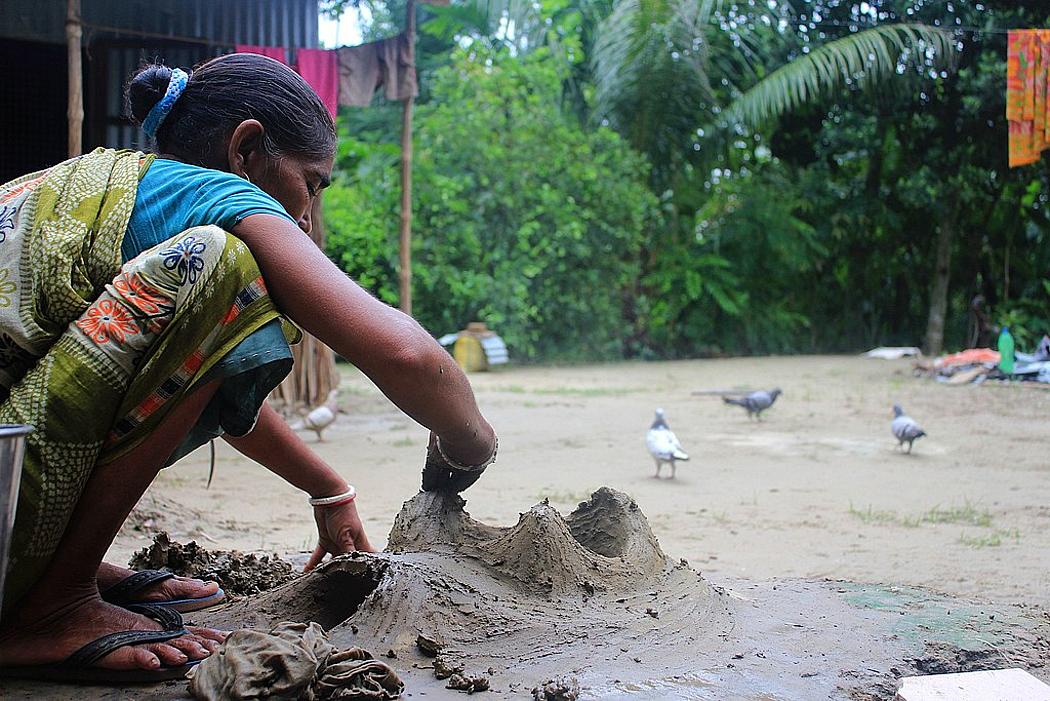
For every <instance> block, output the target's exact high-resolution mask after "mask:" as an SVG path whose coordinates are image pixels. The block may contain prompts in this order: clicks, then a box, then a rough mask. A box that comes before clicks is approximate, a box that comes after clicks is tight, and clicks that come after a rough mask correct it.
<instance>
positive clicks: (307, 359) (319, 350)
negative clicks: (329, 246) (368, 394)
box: [270, 195, 340, 416]
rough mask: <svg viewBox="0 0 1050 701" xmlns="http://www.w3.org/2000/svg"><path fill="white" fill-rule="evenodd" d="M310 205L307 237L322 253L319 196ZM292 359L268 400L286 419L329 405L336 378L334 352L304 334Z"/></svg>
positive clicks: (337, 378) (323, 241)
mask: <svg viewBox="0 0 1050 701" xmlns="http://www.w3.org/2000/svg"><path fill="white" fill-rule="evenodd" d="M312 206H313V209H312V210H311V211H310V220H311V222H312V223H313V228H312V229H311V231H310V238H311V239H313V242H314V243H315V244H317V247H318V248H320V249H321V250H322V251H323V250H324V248H325V228H324V213H323V209H322V206H321V196H320V195H318V196H317V197H316V198H314V201H313V205H312ZM292 360H293V362H294V365H293V367H292V371H291V372H290V373H289V374H288V377H286V378H285V379H284V380H283V381H282V382H281V384H279V385H278V386H277V388H276V389H274V391H273V393H272V394H271V395H270V399H272V400H273V401H274V403H275V404H276V406H277V408H278V409H279V410H280V411H281V412H282V413H284V414H285V415H286V416H291V415H293V414H296V413H302V412H306V411H308V410H310V409H314V408H316V407H318V406H320V405H321V404H325V403H327V402H329V401H330V400H331V398H332V396H333V395H332V393H333V392H334V391H335V390H336V389H338V387H339V379H340V378H339V369H338V368H337V367H336V365H335V353H333V352H332V349H331V348H329V347H328V346H326V345H325V344H323V343H321V341H320V340H318V339H317V338H316V337H314V336H311V335H310V334H308V333H306V332H305V331H304V332H303V340H302V341H301V342H300V343H299V344H298V345H295V346H292Z"/></svg>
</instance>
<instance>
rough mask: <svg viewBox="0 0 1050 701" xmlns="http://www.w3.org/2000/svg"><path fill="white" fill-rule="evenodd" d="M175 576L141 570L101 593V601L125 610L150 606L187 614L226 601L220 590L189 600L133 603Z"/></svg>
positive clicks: (224, 593)
mask: <svg viewBox="0 0 1050 701" xmlns="http://www.w3.org/2000/svg"><path fill="white" fill-rule="evenodd" d="M174 576H175V575H173V574H172V573H171V572H165V571H164V570H142V571H140V572H136V573H135V574H132V575H128V576H127V577H125V578H124V579H122V580H120V581H119V582H117V583H116V584H114V585H113V586H111V587H109V588H108V589H106V591H104V592H101V593H102V600H103V601H107V602H109V603H111V604H113V605H115V606H122V607H124V608H127V607H128V606H129V605H132V604H150V605H151V606H161V607H163V608H166V609H171V610H172V611H178V612H181V613H189V612H190V611H200V610H201V609H206V608H210V607H212V606H217V605H218V604H221V603H222V602H223V601H225V600H226V592H224V591H223V590H222V589H219V591H217V592H215V593H214V594H211V595H209V596H201V597H197V598H191V599H161V600H159V601H135V600H134V598H133V597H134V596H135V595H136V594H138V593H139V592H141V591H142V590H143V589H145V588H146V587H150V586H153V585H154V584H157V583H159V582H166V581H167V580H169V579H172V578H173V577H174Z"/></svg>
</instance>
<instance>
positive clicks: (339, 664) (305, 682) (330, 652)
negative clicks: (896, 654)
mask: <svg viewBox="0 0 1050 701" xmlns="http://www.w3.org/2000/svg"><path fill="white" fill-rule="evenodd" d="M404 690H405V685H404V684H403V683H402V682H401V680H400V679H399V678H398V676H397V674H396V673H395V672H394V670H392V669H391V668H390V667H389V666H388V665H387V664H385V663H383V662H379V661H378V660H374V659H372V655H371V654H370V653H369V652H368V651H366V650H362V649H361V648H357V647H354V648H350V649H349V650H342V651H337V650H335V648H334V647H333V646H332V644H331V643H330V642H328V636H327V635H326V634H325V632H324V629H323V628H321V626H319V625H318V624H316V623H310V624H303V623H279V624H277V626H275V627H274V629H273V630H271V631H270V632H269V633H263V632H261V631H257V630H238V631H234V632H233V633H231V634H230V636H229V637H228V638H227V639H226V642H224V643H223V644H222V646H221V647H220V648H219V650H218V652H216V653H214V654H212V655H211V656H210V657H208V658H207V659H205V660H204V661H203V662H201V663H200V664H199V665H197V667H196V668H195V669H194V670H193V671H192V672H191V673H190V694H191V695H192V696H193V697H194V698H197V699H202V700H203V701H229V700H234V699H236V700H240V699H275V700H278V699H280V700H283V699H287V700H288V701H293V700H295V699H303V700H304V701H314V699H316V700H317V701H329V700H335V699H396V698H398V697H399V696H401V694H402V693H403V692H404Z"/></svg>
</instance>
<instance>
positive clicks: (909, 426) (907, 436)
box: [890, 404, 926, 453]
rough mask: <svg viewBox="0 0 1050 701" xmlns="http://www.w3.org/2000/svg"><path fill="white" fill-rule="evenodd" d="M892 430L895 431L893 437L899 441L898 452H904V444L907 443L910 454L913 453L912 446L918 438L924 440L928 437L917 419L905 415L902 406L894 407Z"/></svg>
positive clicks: (896, 405) (895, 405)
mask: <svg viewBox="0 0 1050 701" xmlns="http://www.w3.org/2000/svg"><path fill="white" fill-rule="evenodd" d="M890 430H891V431H893V436H894V437H895V438H896V439H897V441H898V442H897V450H902V449H903V448H904V443H905V442H907V443H908V452H909V453H911V444H912V443H914V442H915V440H916V439H917V438H922V437H923V436H925V435H926V431H923V430H922V427H921V426H919V424H917V423H916V422H915V419H913V418H912V417H910V416H908V415H907V414H905V413H904V409H901V405H900V404H894V405H893V423H891V424H890Z"/></svg>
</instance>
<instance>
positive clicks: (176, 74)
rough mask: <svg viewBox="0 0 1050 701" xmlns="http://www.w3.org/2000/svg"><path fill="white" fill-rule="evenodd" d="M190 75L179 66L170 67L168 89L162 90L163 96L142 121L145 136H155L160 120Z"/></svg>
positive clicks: (184, 87)
mask: <svg viewBox="0 0 1050 701" xmlns="http://www.w3.org/2000/svg"><path fill="white" fill-rule="evenodd" d="M189 79H190V77H189V76H188V75H186V71H184V70H182V69H181V68H172V69H171V78H169V79H168V89H167V90H165V91H164V97H162V98H160V100H158V101H157V104H155V105H153V109H151V110H150V111H149V114H147V115H146V119H144V120H143V121H142V131H144V132H146V136H148V137H149V138H151V139H155V138H157V130H158V129H160V125H161V122H163V121H164V118H165V117H167V116H168V113H169V112H171V108H172V107H174V106H175V101H176V100H178V99H179V95H181V94H182V91H183V90H185V89H186V83H187V82H189Z"/></svg>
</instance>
